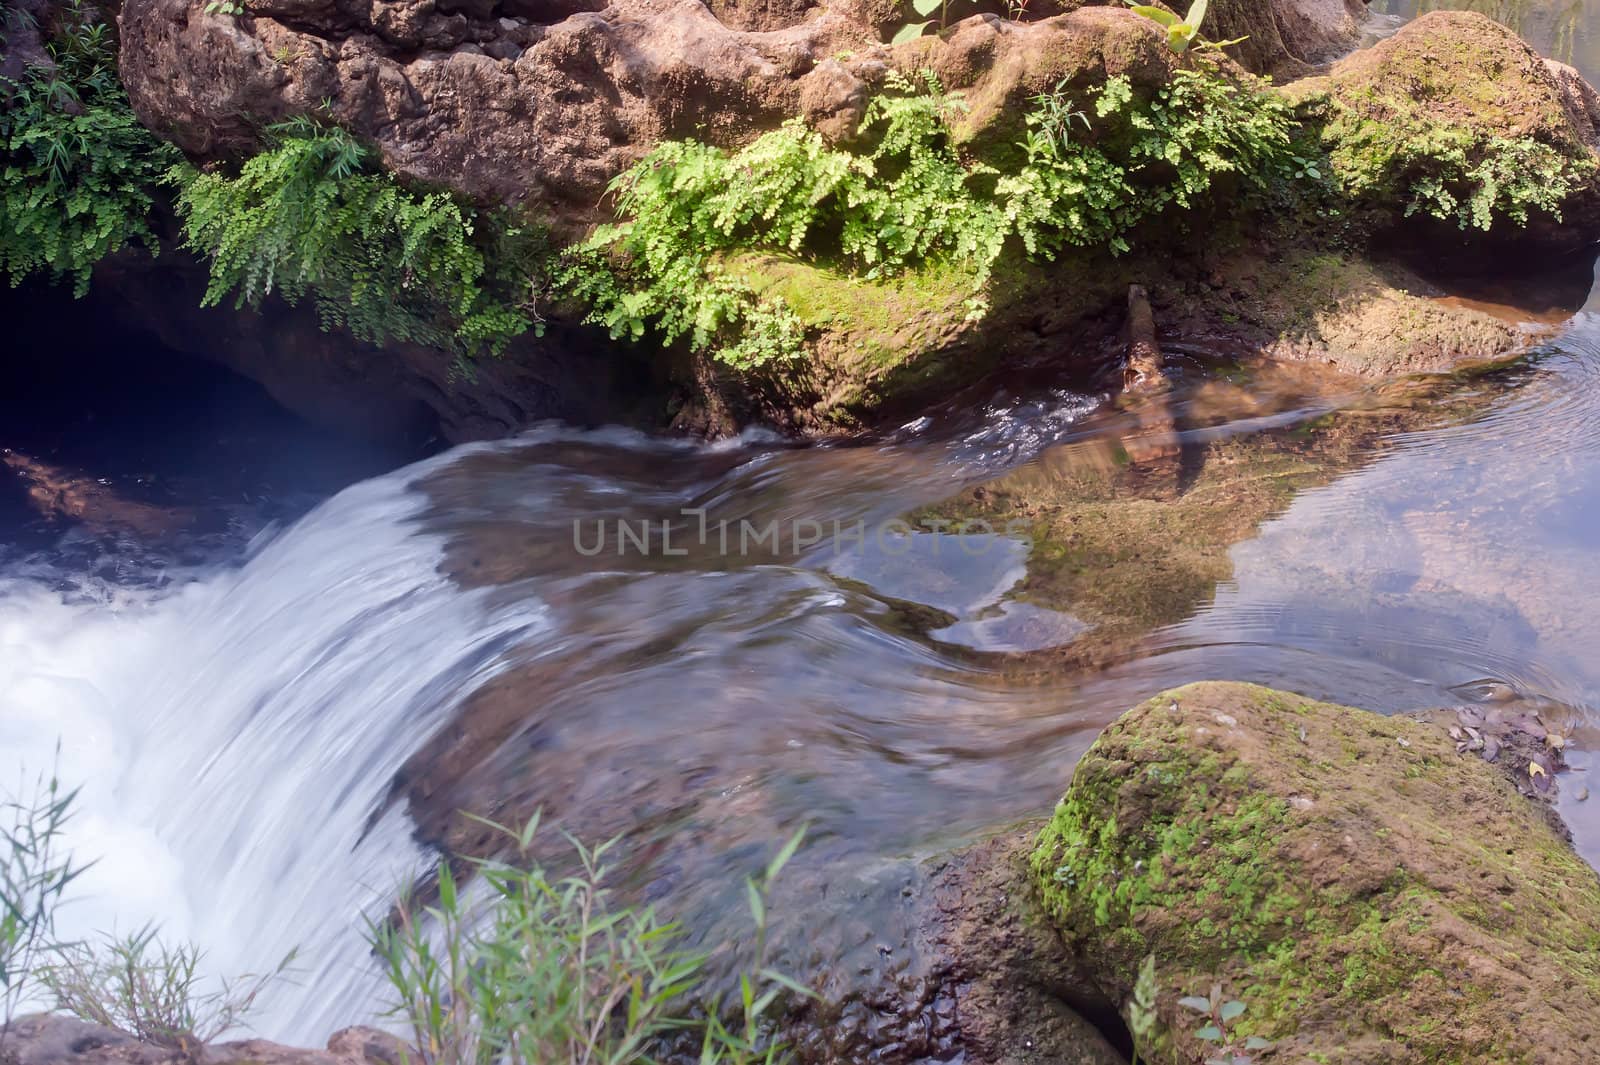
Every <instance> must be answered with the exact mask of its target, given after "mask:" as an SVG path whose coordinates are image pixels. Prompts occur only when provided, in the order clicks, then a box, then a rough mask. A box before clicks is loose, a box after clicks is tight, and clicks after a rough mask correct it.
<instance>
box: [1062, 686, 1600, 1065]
mask: <svg viewBox="0 0 1600 1065" xmlns="http://www.w3.org/2000/svg"><path fill="white" fill-rule="evenodd" d="M1032 865H1033V872H1034V877H1035V884H1036V886H1037V888H1038V890H1039V891H1040V893H1041V896H1042V898H1043V900H1044V903H1045V906H1046V908H1047V910H1048V911H1049V912H1050V914H1051V915H1052V917H1053V919H1054V920H1055V921H1056V923H1057V926H1058V927H1059V928H1060V929H1061V931H1062V933H1063V935H1065V936H1066V937H1067V938H1068V939H1069V941H1070V942H1071V943H1072V945H1073V946H1074V947H1075V948H1076V950H1077V952H1078V954H1079V956H1080V958H1081V959H1082V961H1083V962H1084V964H1085V965H1086V966H1087V968H1088V970H1089V972H1090V974H1091V975H1092V976H1093V978H1094V979H1095V981H1096V983H1097V984H1098V985H1099V986H1100V987H1101V989H1102V990H1103V991H1104V992H1105V993H1106V994H1107V995H1108V996H1109V997H1111V998H1112V999H1113V1000H1114V1001H1116V1002H1117V1003H1119V1004H1122V1003H1126V1002H1127V1001H1128V998H1129V996H1130V994H1131V992H1132V989H1133V986H1134V983H1135V980H1136V978H1137V974H1138V972H1139V969H1140V967H1141V965H1142V964H1143V963H1144V962H1145V959H1147V958H1148V957H1150V956H1151V955H1154V956H1155V958H1156V966H1157V971H1158V974H1159V983H1160V993H1159V996H1158V1004H1157V1011H1158V1014H1159V1018H1160V1023H1158V1025H1157V1026H1156V1029H1155V1031H1154V1032H1152V1034H1151V1036H1150V1037H1149V1038H1148V1039H1146V1040H1144V1041H1142V1043H1141V1045H1140V1052H1141V1056H1142V1057H1143V1058H1144V1060H1147V1061H1152V1062H1171V1063H1174V1065H1176V1063H1180V1062H1187V1061H1189V1060H1191V1058H1192V1056H1193V1055H1194V1054H1195V1052H1196V1051H1197V1050H1200V1049H1201V1048H1202V1044H1200V1043H1199V1042H1198V1041H1197V1040H1195V1039H1194V1038H1193V1037H1192V1035H1191V1034H1190V1031H1189V1029H1190V1028H1192V1025H1191V1024H1189V1023H1188V1019H1187V1017H1186V1016H1185V1014H1184V1011H1183V1010H1182V1009H1181V1008H1180V1007H1179V1005H1178V1003H1177V999H1178V998H1179V997H1181V996H1185V995H1194V994H1204V993H1205V991H1206V990H1207V989H1208V988H1209V987H1210V986H1211V985H1212V983H1213V982H1220V983H1221V985H1222V987H1223V989H1224V991H1225V993H1226V994H1227V995H1229V996H1230V997H1232V998H1237V999H1239V1000H1241V1001H1243V1002H1245V1003H1246V1004H1247V1007H1248V1008H1247V1011H1246V1013H1245V1014H1244V1015H1243V1016H1242V1017H1241V1018H1240V1019H1239V1021H1238V1022H1237V1025H1236V1032H1237V1034H1238V1035H1240V1036H1246V1035H1258V1036H1262V1037H1265V1038H1269V1039H1272V1040H1274V1041H1276V1044H1277V1048H1278V1049H1277V1051H1276V1052H1275V1057H1282V1058H1283V1059H1284V1060H1305V1059H1308V1058H1309V1059H1310V1060H1312V1061H1317V1062H1324V1063H1357V1062H1372V1061H1380V1060H1381V1061H1385V1062H1393V1063H1399V1065H1406V1063H1417V1065H1421V1063H1429V1065H1439V1063H1461V1065H1467V1063H1471V1062H1483V1061H1500V1062H1537V1063H1543V1062H1549V1063H1552V1065H1553V1063H1555V1062H1570V1061H1579V1060H1589V1059H1590V1058H1592V1057H1593V1056H1594V1054H1595V1047H1594V1043H1595V1042H1596V1039H1597V1037H1596V1036H1595V1035H1594V1032H1593V1025H1592V1023H1591V1021H1590V1018H1592V1017H1593V1016H1594V1013H1595V1010H1596V1009H1597V1008H1600V878H1597V877H1596V875H1595V872H1594V870H1593V869H1591V868H1590V867H1589V866H1587V865H1586V864H1584V862H1583V861H1582V860H1581V859H1580V858H1579V857H1578V856H1577V854H1576V853H1574V851H1573V850H1572V848H1571V846H1570V845H1569V844H1568V843H1567V841H1566V840H1564V839H1563V838H1562V837H1561V836H1560V835H1559V834H1558V833H1557V831H1556V830H1555V829H1554V828H1552V826H1551V825H1550V824H1549V823H1548V821H1547V820H1546V818H1545V814H1544V811H1543V810H1542V809H1540V808H1538V807H1537V806H1536V805H1534V804H1533V803H1530V802H1529V801H1528V800H1527V799H1525V798H1524V797H1522V796H1521V795H1519V794H1517V792H1516V790H1515V789H1514V788H1513V787H1512V786H1511V784H1510V783H1509V782H1508V781H1507V780H1506V779H1505V778H1504V777H1503V776H1502V775H1501V773H1500V772H1499V770H1498V769H1496V768H1495V767H1493V766H1490V765H1488V764H1486V763H1484V762H1482V761H1481V760H1480V759H1478V758H1476V757H1474V756H1470V755H1467V756H1463V755H1460V754H1458V753H1457V751H1456V748H1455V744H1454V743H1453V742H1452V741H1451V740H1450V739H1449V737H1448V735H1447V734H1446V733H1445V732H1444V730H1443V729H1441V728H1439V727H1437V726H1434V725H1431V724H1427V723H1423V722H1419V721H1415V720H1412V719H1409V718H1390V717H1383V716H1380V715H1377V714H1373V713H1370V712H1368V711H1363V710H1356V709H1351V708H1348V707H1341V706H1334V705H1330V704H1326V703H1318V702H1314V701H1312V700H1310V699H1305V698H1302V697H1300V696H1297V695H1291V694H1286V693H1282V692H1275V691H1272V690H1269V689H1266V688H1260V687H1256V686H1254V685H1246V684H1229V683H1204V684H1195V685H1191V686H1189V687H1185V688H1180V689H1178V690H1176V691H1172V692H1168V693H1165V694H1162V695H1159V696H1157V697H1155V698H1154V699H1151V700H1150V701H1148V702H1146V703H1144V704H1143V705H1141V706H1139V707H1136V708H1135V709H1133V710H1130V711H1129V712H1128V713H1127V714H1125V715H1123V717H1122V718H1120V719H1119V720H1118V721H1117V722H1116V723H1115V724H1113V725H1112V726H1111V727H1110V728H1108V729H1107V730H1106V732H1105V733H1104V734H1102V736H1101V737H1100V738H1099V740H1097V741H1096V743H1095V744H1094V746H1093V747H1092V748H1090V750H1089V752H1088V753H1087V754H1086V755H1085V757H1084V758H1083V760H1082V761H1081V762H1080V763H1079V765H1078V767H1077V770H1076V772H1075V773H1074V775H1073V778H1072V783H1071V786H1070V787H1069V788H1068V790H1067V793H1066V796H1065V797H1064V798H1063V799H1062V801H1061V804H1060V805H1059V806H1058V807H1057V808H1056V811H1055V814H1054V816H1053V818H1052V820H1051V822H1050V824H1049V826H1048V827H1047V828H1046V829H1045V830H1044V832H1043V833H1042V834H1041V835H1040V837H1039V843H1038V847H1037V849H1036V851H1035V853H1034V856H1033V861H1032Z"/></svg>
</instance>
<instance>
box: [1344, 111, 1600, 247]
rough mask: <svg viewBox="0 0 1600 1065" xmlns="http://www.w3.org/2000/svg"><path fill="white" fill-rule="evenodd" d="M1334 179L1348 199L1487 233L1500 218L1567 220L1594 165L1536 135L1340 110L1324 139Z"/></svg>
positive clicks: (1525, 221)
mask: <svg viewBox="0 0 1600 1065" xmlns="http://www.w3.org/2000/svg"><path fill="white" fill-rule="evenodd" d="M1324 136H1325V138H1326V141H1327V143H1328V145H1329V152H1328V159H1329V163H1330V166H1331V170H1332V174H1333V176H1334V178H1335V179H1336V180H1337V181H1338V182H1339V184H1340V187H1341V190H1342V191H1343V193H1344V195H1346V196H1347V197H1349V198H1351V199H1353V200H1357V201H1360V200H1362V199H1367V200H1380V201H1381V200H1383V199H1385V198H1388V197H1390V196H1394V197H1396V198H1398V199H1399V201H1400V204H1401V206H1402V209H1403V211H1404V213H1405V215H1406V216H1407V217H1409V216H1411V215H1413V214H1418V213H1421V214H1425V215H1429V216H1431V217H1433V218H1438V219H1441V220H1444V221H1452V220H1453V221H1455V222H1456V223H1457V224H1458V225H1459V226H1460V227H1461V228H1462V229H1467V228H1476V229H1480V230H1485V231H1487V230H1488V229H1489V228H1490V226H1491V225H1492V224H1493V222H1494V220H1495V219H1496V218H1503V219H1505V220H1507V221H1510V222H1512V223H1514V224H1516V225H1519V226H1523V225H1527V224H1528V218H1529V214H1530V212H1532V211H1535V210H1539V211H1544V212H1546V213H1548V214H1549V215H1551V216H1552V217H1554V218H1556V219H1557V220H1559V219H1560V218H1561V205H1562V204H1563V203H1564V202H1565V201H1566V199H1567V197H1568V196H1569V195H1570V194H1571V193H1572V192H1573V191H1575V190H1576V189H1577V188H1578V187H1579V185H1580V184H1581V183H1582V182H1584V181H1585V180H1587V179H1588V178H1589V177H1590V176H1591V174H1592V172H1593V170H1594V164H1593V163H1592V162H1591V161H1589V160H1588V159H1586V158H1583V157H1574V156H1572V155H1571V154H1570V153H1566V152H1562V151H1559V150H1557V149H1556V148H1553V147H1551V146H1550V145H1548V144H1544V143H1541V142H1540V141H1537V140H1535V139H1533V138H1532V137H1501V136H1482V135H1480V134H1478V133H1476V132H1474V131H1472V130H1470V129H1466V128H1462V127H1459V126H1447V125H1442V124H1438V123H1433V122H1420V121H1419V122H1405V121H1397V120H1396V119H1395V118H1394V117H1392V116H1390V117H1386V118H1384V119H1382V120H1379V119H1371V118H1363V117H1360V116H1359V115H1358V114H1357V113H1355V112H1353V111H1351V110H1350V109H1348V108H1346V107H1344V106H1341V105H1339V104H1335V105H1334V108H1333V114H1332V117H1331V119H1330V121H1329V122H1328V125H1327V127H1326V132H1325V134H1324Z"/></svg>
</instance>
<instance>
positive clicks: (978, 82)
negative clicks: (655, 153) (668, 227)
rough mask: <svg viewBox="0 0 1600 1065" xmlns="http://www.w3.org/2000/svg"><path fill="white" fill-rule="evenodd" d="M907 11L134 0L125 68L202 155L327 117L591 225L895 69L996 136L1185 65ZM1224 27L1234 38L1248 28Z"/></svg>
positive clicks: (146, 111)
mask: <svg viewBox="0 0 1600 1065" xmlns="http://www.w3.org/2000/svg"><path fill="white" fill-rule="evenodd" d="M1330 5H1331V6H1330ZM900 6H901V5H890V6H889V7H887V8H886V9H885V10H884V11H878V10H875V9H872V8H871V5H857V4H849V3H839V4H837V5H830V4H822V5H819V6H809V5H805V4H796V5H793V6H792V7H788V8H786V7H781V6H780V7H778V8H771V7H768V8H762V9H760V14H759V15H757V14H751V15H750V17H748V18H747V17H744V16H743V15H741V12H746V13H748V12H747V9H745V8H741V7H730V6H728V5H714V7H712V8H708V7H707V6H706V5H705V4H703V3H701V2H699V0H511V2H508V3H501V4H493V5H492V4H488V3H478V2H460V0H457V2H453V3H444V2H438V0H384V2H380V3H375V4H369V3H357V2H354V0H247V2H246V3H245V4H244V10H245V14H244V15H243V16H242V17H235V16H231V15H226V14H220V13H209V14H208V13H206V12H205V11H204V10H202V7H201V6H200V5H196V4H194V3H192V2H191V0H128V2H127V3H126V4H125V5H124V7H123V9H122V15H121V20H120V22H121V27H122V57H121V58H122V71H123V77H124V80H125V82H126V84H127V87H128V91H129V95H130V97H131V99H132V101H133V104H134V107H135V109H136V110H137V111H138V113H139V115H140V117H141V118H142V119H143V120H144V121H145V122H146V123H147V124H148V125H150V127H151V128H152V129H155V130H156V131H157V132H159V133H161V134H162V135H163V136H164V137H167V138H168V139H170V140H171V141H173V143H175V144H177V145H178V146H179V147H181V148H183V149H184V150H185V151H187V152H189V153H190V154H192V155H195V156H200V157H215V156H219V155H226V154H229V153H237V152H242V151H247V150H249V149H250V148H252V147H253V146H254V145H255V144H256V143H257V140H258V138H259V134H260V130H261V127H262V125H263V124H264V123H269V122H272V121H274V120H278V119H283V118H286V117H288V116H291V115H296V114H311V113H317V114H321V115H325V116H326V117H327V118H329V119H331V120H333V121H336V122H338V123H339V124H341V125H343V126H345V127H347V128H349V129H350V130H352V131H353V132H355V133H357V134H359V135H361V136H363V137H366V138H369V139H371V140H372V141H373V142H374V143H375V144H377V145H378V147H379V148H380V149H381V151H382V154H383V160H384V163H385V165H387V166H388V167H390V168H391V169H393V170H395V171H396V172H397V173H399V174H401V175H404V176H406V177H409V178H413V179H416V180H419V181H424V182H430V183H434V184H438V185H444V186H448V187H450V188H453V189H455V190H457V191H459V192H462V193H464V194H466V195H467V196H469V197H472V198H474V199H477V200H481V201H484V202H514V203H526V204H534V205H538V206H540V207H542V208H543V209H544V210H546V211H547V212H549V213H551V214H552V215H554V216H556V217H557V218H558V219H561V218H567V219H572V220H576V221H581V220H585V219H588V218H591V217H593V214H594V212H595V210H596V208H597V206H598V204H599V201H600V199H601V197H602V195H603V194H604V192H605V189H606V185H607V183H608V182H609V181H610V179H611V178H612V177H614V176H615V175H616V174H618V173H620V172H621V171H622V170H623V169H624V168H625V167H627V166H628V165H629V164H631V163H632V162H634V161H636V160H637V159H638V158H639V157H640V156H641V155H642V154H643V153H644V152H645V151H647V150H648V149H649V148H650V147H651V146H653V145H654V144H655V143H657V142H659V141H660V140H662V139H664V138H668V137H685V136H695V137H699V138H702V139H705V140H709V141H712V142H715V143H724V144H726V143H739V142H743V141H746V140H748V139H750V138H751V137H753V136H754V135H755V134H756V133H758V132H760V131H761V130H763V129H768V128H771V127H773V126H775V125H777V124H778V123H780V122H782V121H783V120H784V119H786V118H788V117H791V116H794V115H802V116H805V117H806V118H808V119H809V120H812V121H813V122H815V123H816V124H817V125H818V126H819V128H822V129H824V130H825V131H828V132H830V133H831V134H833V135H835V136H841V137H843V136H848V135H849V134H850V133H851V132H852V131H853V128H854V121H855V119H858V118H859V117H860V113H861V110H862V108H863V106H864V105H865V102H866V98H867V95H868V92H869V90H870V89H871V88H872V87H874V86H875V85H876V84H877V83H878V82H879V81H881V79H882V77H883V74H884V73H885V71H886V70H887V69H888V67H889V66H890V65H891V64H893V65H899V66H901V67H903V68H906V69H916V68H919V67H922V66H927V67H931V68H932V69H934V70H935V71H937V72H938V73H939V74H940V75H941V77H942V78H943V79H944V80H945V84H946V87H947V88H951V89H963V90H970V92H969V99H970V100H971V102H972V105H973V106H972V116H971V119H970V121H969V123H968V125H969V127H970V130H971V131H972V133H973V135H975V136H979V135H981V134H982V132H983V131H984V130H986V129H989V128H991V127H994V126H995V125H996V123H997V122H998V121H999V120H1000V119H1002V118H1003V117H1005V116H1007V115H1008V114H1009V115H1010V116H1011V118H1012V121H1014V120H1015V110H1016V108H1017V106H1018V105H1019V104H1020V103H1021V102H1022V101H1023V100H1024V99H1025V98H1026V96H1027V95H1029V94H1031V93H1035V92H1039V91H1042V90H1043V89H1046V88H1049V87H1052V86H1054V85H1055V84H1056V83H1057V82H1058V81H1059V80H1060V79H1061V78H1062V77H1071V78H1075V79H1077V80H1078V81H1079V82H1080V83H1082V84H1088V83H1090V82H1093V81H1095V80H1097V79H1098V80H1103V79H1104V77H1106V76H1107V75H1108V74H1116V73H1124V72H1126V71H1127V70H1128V69H1130V68H1136V69H1140V70H1144V71H1145V72H1146V73H1150V72H1160V71H1164V70H1167V69H1170V67H1171V65H1172V62H1173V57H1172V55H1171V53H1170V52H1168V51H1167V50H1166V49H1165V47H1164V45H1163V44H1162V38H1161V35H1160V34H1159V32H1157V30H1156V29H1155V27H1154V24H1153V23H1150V22H1149V21H1148V20H1145V19H1141V18H1140V17H1139V16H1137V15H1134V14H1132V13H1130V12H1128V11H1125V10H1122V9H1120V8H1112V7H1100V8H1083V9H1080V10H1077V11H1073V12H1071V13H1069V14H1066V15H1058V16H1055V17H1052V18H1048V19H1044V20H1043V21H1039V22H1027V23H1017V22H1012V21H1008V20H1004V19H1001V18H999V17H998V16H996V15H992V14H991V15H980V16H974V17H972V18H969V19H967V20H966V21H965V22H963V23H961V24H960V25H958V26H957V27H955V29H954V31H953V33H951V34H948V35H946V38H947V39H944V40H941V39H940V38H937V37H927V38H923V39H921V40H919V41H914V42H911V43H909V44H907V45H902V46H900V47H899V48H898V49H894V50H891V49H889V48H887V47H885V46H884V45H883V44H882V43H880V42H881V31H882V28H883V26H885V25H889V24H892V23H893V22H894V21H896V20H897V19H898V18H901V17H904V16H901V15H898V14H896V12H897V11H898V10H899V8H900ZM1357 6H1359V5H1357ZM1239 8H1240V11H1246V10H1248V11H1249V12H1251V14H1250V16H1249V18H1248V19H1244V21H1245V22H1249V23H1250V24H1251V25H1252V26H1254V25H1256V23H1258V22H1260V21H1261V20H1262V19H1266V20H1267V22H1269V23H1270V24H1271V25H1273V26H1275V27H1276V26H1278V25H1279V24H1281V25H1282V26H1285V27H1298V29H1290V30H1289V31H1288V33H1287V36H1285V35H1284V34H1283V33H1281V32H1278V31H1276V30H1275V31H1274V32H1273V33H1272V35H1271V39H1270V41H1269V40H1268V39H1267V38H1266V37H1262V38H1260V39H1259V41H1258V43H1256V44H1254V45H1252V48H1253V52H1252V55H1253V56H1254V57H1255V60H1256V61H1257V62H1256V65H1258V66H1262V67H1271V66H1274V65H1276V64H1278V63H1279V62H1281V61H1288V60H1291V59H1294V57H1296V56H1300V53H1301V52H1304V53H1305V54H1306V55H1310V54H1313V53H1314V52H1315V51H1316V49H1317V48H1319V47H1323V46H1324V45H1325V46H1326V47H1333V46H1334V45H1333V43H1332V42H1335V41H1341V40H1344V41H1353V35H1352V34H1351V33H1350V32H1349V31H1350V26H1351V25H1352V22H1351V15H1350V13H1349V10H1348V9H1347V4H1346V3H1345V0H1278V2H1277V3H1275V4H1271V5H1257V4H1247V5H1246V4H1241V5H1239ZM1324 8H1326V10H1324ZM719 13H720V14H721V15H722V16H724V18H729V19H731V20H732V25H730V24H728V23H727V22H725V21H723V18H719V17H718V15H719ZM1218 18H1219V22H1218V26H1219V28H1218V30H1217V32H1219V33H1222V32H1225V31H1226V30H1225V24H1226V25H1230V26H1231V25H1232V23H1229V22H1228V16H1226V14H1224V15H1222V16H1218ZM1236 21H1237V20H1236ZM1242 24H1243V22H1241V25H1242ZM742 25H755V26H760V27H762V28H761V29H760V30H754V29H744V28H735V27H738V26H742ZM1226 32H1231V31H1226ZM1235 35H1237V34H1235ZM1252 40H1257V38H1255V37H1252ZM1289 41H1293V42H1296V44H1295V45H1294V46H1292V47H1291V45H1290V44H1289V43H1287V42H1289ZM1318 41H1320V42H1324V44H1323V45H1317V44H1315V43H1314V42H1318ZM1296 49H1298V51H1297V50H1296ZM1087 53H1093V54H1092V55H1089V54H1087ZM1302 58H1303V57H1302ZM1295 61H1298V60H1295ZM1006 128H1007V129H1009V126H1007V127H1006Z"/></svg>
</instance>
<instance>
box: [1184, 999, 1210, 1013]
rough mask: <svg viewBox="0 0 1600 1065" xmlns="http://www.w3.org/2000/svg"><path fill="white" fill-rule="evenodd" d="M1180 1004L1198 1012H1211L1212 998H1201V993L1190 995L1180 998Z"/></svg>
mask: <svg viewBox="0 0 1600 1065" xmlns="http://www.w3.org/2000/svg"><path fill="white" fill-rule="evenodd" d="M1178 1005H1180V1006H1182V1007H1183V1008H1184V1009H1191V1010H1194V1011H1195V1012H1196V1013H1210V1012H1211V1000H1210V999H1205V998H1201V997H1200V996H1199V995H1190V996H1189V997H1188V998H1180V999H1179V1000H1178Z"/></svg>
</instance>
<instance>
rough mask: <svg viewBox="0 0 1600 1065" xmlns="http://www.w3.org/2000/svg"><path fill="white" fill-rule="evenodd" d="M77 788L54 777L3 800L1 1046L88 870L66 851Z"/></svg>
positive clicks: (0, 825) (0, 831) (0, 833)
mask: <svg viewBox="0 0 1600 1065" xmlns="http://www.w3.org/2000/svg"><path fill="white" fill-rule="evenodd" d="M76 796H77V792H76V791H63V790H62V789H61V786H60V784H59V783H58V782H57V781H56V779H55V777H54V776H52V777H51V778H50V779H49V780H44V779H40V780H38V781H36V782H35V783H34V785H33V787H32V788H31V789H24V790H22V791H20V792H19V794H18V795H16V796H15V797H9V798H6V799H5V801H3V802H0V1048H3V1047H4V1045H5V1037H6V1028H7V1026H8V1025H10V1023H11V1020H12V1018H13V1017H14V1016H15V1015H16V1011H17V1009H18V1007H19V1006H20V1005H21V1004H22V1003H23V1001H24V1000H25V999H26V998H27V997H28V993H29V991H30V988H31V982H32V980H33V978H34V977H35V975H36V970H37V968H38V965H39V963H40V961H41V960H42V959H43V957H44V956H45V955H46V953H47V952H49V951H50V950H51V949H52V948H53V946H54V942H55V912H56V907H57V906H58V905H59V904H60V902H61V897H62V895H63V894H64V893H65V892H66V890H67V887H68V886H69V885H70V884H71V883H72V882H73V881H74V880H76V879H77V877H78V875H79V874H80V873H81V872H82V871H83V869H82V868H81V867H80V866H78V865H75V864H74V863H73V862H72V860H71V858H70V857H67V856H65V855H63V854H62V853H61V834H62V832H63V830H64V829H65V828H66V826H67V822H68V820H69V818H70V816H71V810H72V802H73V800H74V798H76Z"/></svg>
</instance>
